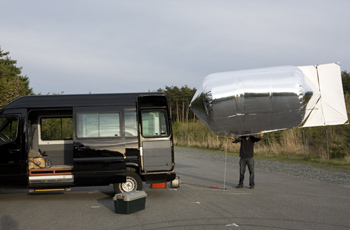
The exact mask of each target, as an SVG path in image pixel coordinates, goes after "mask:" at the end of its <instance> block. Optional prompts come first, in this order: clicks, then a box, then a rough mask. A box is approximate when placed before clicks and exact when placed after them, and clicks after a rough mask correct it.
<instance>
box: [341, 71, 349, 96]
mask: <svg viewBox="0 0 350 230" xmlns="http://www.w3.org/2000/svg"><path fill="white" fill-rule="evenodd" d="M341 78H342V82H343V90H344V94H346V93H350V73H348V72H346V71H342V72H341Z"/></svg>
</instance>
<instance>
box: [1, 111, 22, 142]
mask: <svg viewBox="0 0 350 230" xmlns="http://www.w3.org/2000/svg"><path fill="white" fill-rule="evenodd" d="M17 131H18V117H16V116H2V117H0V144H2V143H6V142H11V141H14V140H16V137H17Z"/></svg>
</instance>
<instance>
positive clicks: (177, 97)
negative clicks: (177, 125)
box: [157, 85, 196, 122]
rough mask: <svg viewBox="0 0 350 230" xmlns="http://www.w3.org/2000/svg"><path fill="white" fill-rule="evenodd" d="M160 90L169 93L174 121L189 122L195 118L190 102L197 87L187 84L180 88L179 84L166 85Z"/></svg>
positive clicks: (159, 90)
mask: <svg viewBox="0 0 350 230" xmlns="http://www.w3.org/2000/svg"><path fill="white" fill-rule="evenodd" d="M157 91H158V92H165V93H166V94H167V95H168V99H169V104H170V113H171V117H172V119H173V121H177V122H188V121H189V120H192V119H191V118H194V113H193V112H192V110H190V108H189V106H190V102H191V100H192V97H193V96H194V94H195V92H196V89H195V88H193V89H191V88H189V87H188V86H187V85H185V86H183V87H181V88H179V87H177V86H171V87H169V86H166V87H165V89H158V90H157Z"/></svg>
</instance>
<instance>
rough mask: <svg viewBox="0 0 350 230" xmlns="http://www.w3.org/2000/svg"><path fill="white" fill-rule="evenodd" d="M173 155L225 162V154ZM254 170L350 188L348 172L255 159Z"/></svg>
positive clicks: (235, 158)
mask: <svg viewBox="0 0 350 230" xmlns="http://www.w3.org/2000/svg"><path fill="white" fill-rule="evenodd" d="M175 153H186V154H191V155H193V156H194V157H197V158H202V159H210V160H218V161H225V158H226V154H225V153H217V152H211V151H205V150H200V149H195V148H183V147H176V148H175ZM238 161H239V157H238V156H232V155H227V162H231V163H237V164H238ZM255 168H258V169H261V170H264V171H267V172H274V173H281V174H287V175H291V176H295V177H301V178H307V179H310V180H317V181H322V182H326V183H330V184H337V185H340V186H343V187H348V188H350V170H342V169H330V168H319V167H316V166H312V165H307V164H299V163H289V162H280V161H276V160H270V159H256V160H255Z"/></svg>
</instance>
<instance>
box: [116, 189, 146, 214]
mask: <svg viewBox="0 0 350 230" xmlns="http://www.w3.org/2000/svg"><path fill="white" fill-rule="evenodd" d="M146 197H147V194H146V193H145V191H132V192H125V193H118V194H115V196H114V197H113V201H114V208H115V213H119V214H130V213H134V212H137V211H141V210H143V209H145V205H146Z"/></svg>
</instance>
